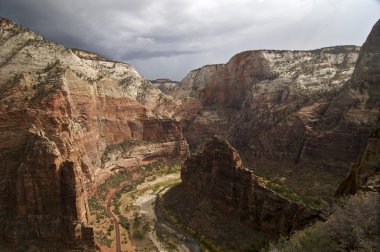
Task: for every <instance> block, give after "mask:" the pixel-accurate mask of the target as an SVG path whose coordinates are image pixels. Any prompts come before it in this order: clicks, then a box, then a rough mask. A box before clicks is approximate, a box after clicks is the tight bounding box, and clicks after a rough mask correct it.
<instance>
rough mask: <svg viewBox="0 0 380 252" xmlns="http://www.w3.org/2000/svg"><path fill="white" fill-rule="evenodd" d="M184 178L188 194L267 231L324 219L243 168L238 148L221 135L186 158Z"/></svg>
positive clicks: (281, 231) (278, 231)
mask: <svg viewBox="0 0 380 252" xmlns="http://www.w3.org/2000/svg"><path fill="white" fill-rule="evenodd" d="M181 179H182V184H183V185H184V186H186V187H187V188H188V189H186V190H185V191H187V192H188V193H193V192H194V190H195V191H196V192H200V193H201V194H202V195H204V196H205V197H207V198H208V199H210V200H211V201H212V202H213V203H214V204H215V205H216V206H217V209H219V210H220V211H222V212H224V213H226V214H228V213H236V212H239V213H240V214H241V215H242V216H246V218H248V220H249V223H250V225H251V226H252V227H253V228H255V229H258V230H260V231H263V232H267V233H273V234H287V233H289V232H291V231H292V230H293V229H299V228H302V227H304V226H305V225H307V224H308V223H310V222H311V221H315V220H318V219H320V216H319V212H318V211H317V210H314V209H312V208H309V207H307V206H305V205H303V204H300V203H297V202H293V201H291V200H288V199H286V198H285V197H283V196H281V195H279V194H278V193H276V192H274V191H272V190H271V189H269V188H268V187H267V186H266V185H265V181H264V180H263V179H262V178H260V177H258V176H255V175H254V174H253V172H252V171H250V170H248V169H246V168H244V167H243V165H242V161H241V159H240V157H239V154H238V153H237V151H236V150H235V149H234V148H232V147H231V146H230V144H229V143H228V142H227V141H226V140H221V139H219V138H217V137H214V138H213V139H212V140H210V141H209V142H207V143H206V145H205V148H204V150H203V152H202V153H201V154H199V155H192V156H191V157H190V158H188V159H187V160H186V161H185V163H184V164H183V166H182V169H181Z"/></svg>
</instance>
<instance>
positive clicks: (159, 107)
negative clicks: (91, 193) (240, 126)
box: [0, 19, 188, 250]
mask: <svg viewBox="0 0 380 252" xmlns="http://www.w3.org/2000/svg"><path fill="white" fill-rule="evenodd" d="M175 106H176V104H175V102H174V101H173V99H172V98H170V97H168V96H166V95H165V94H163V93H161V92H160V91H159V90H158V89H156V88H155V87H153V86H152V85H151V84H150V83H149V82H148V81H146V80H144V79H143V78H142V77H141V76H140V75H139V74H138V73H137V72H136V70H135V69H134V68H133V67H132V66H131V65H128V64H125V63H120V62H114V61H110V60H107V59H105V58H103V57H101V56H99V55H96V54H93V53H89V52H84V51H80V50H76V49H66V48H64V47H63V46H60V45H58V44H55V43H53V42H50V41H46V40H45V39H44V38H42V37H41V36H39V35H37V34H35V33H33V32H32V31H30V30H28V29H26V28H24V27H21V26H19V25H16V24H14V23H12V22H11V21H9V20H6V19H0V160H1V169H0V217H1V225H0V238H1V240H3V241H6V242H7V244H8V245H9V246H12V245H15V244H26V243H27V241H30V242H31V243H32V241H33V242H35V244H37V245H36V246H38V244H39V245H41V246H43V244H44V243H47V244H48V246H51V247H52V246H53V245H57V246H59V247H62V246H63V248H66V249H79V250H83V249H86V250H91V249H94V240H93V236H92V229H91V228H90V227H89V226H88V223H87V221H88V215H89V211H88V206H87V194H88V189H90V188H94V187H95V186H96V184H98V183H100V182H101V181H102V180H103V179H105V178H106V177H107V176H109V175H110V174H111V172H113V171H115V170H117V169H125V168H128V167H131V166H136V165H139V164H142V163H144V162H151V161H154V160H157V159H167V158H172V157H176V158H178V157H184V156H186V155H187V152H188V148H187V143H186V141H185V139H184V137H183V136H182V133H181V126H180V124H179V123H178V122H176V121H173V120H172V119H171V116H172V114H173V111H174V108H175ZM125 141H135V142H140V143H142V144H141V145H139V147H138V148H130V149H129V148H127V147H126V146H124V149H122V151H120V150H119V151H110V149H115V148H112V146H117V145H122V143H124V142H125ZM110 146H111V147H110ZM131 160H133V161H131ZM21 241H22V242H21Z"/></svg>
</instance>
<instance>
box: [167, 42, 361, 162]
mask: <svg viewBox="0 0 380 252" xmlns="http://www.w3.org/2000/svg"><path fill="white" fill-rule="evenodd" d="M358 52H359V48H358V47H355V46H342V47H330V48H323V49H319V50H313V51H269V50H261V51H247V52H242V53H240V54H237V55H235V56H234V57H233V58H232V59H231V60H230V61H229V62H228V63H227V64H221V65H210V66H205V67H202V68H201V69H197V70H194V71H192V72H191V73H190V74H189V75H188V76H187V77H186V78H185V79H184V80H183V81H182V82H181V84H180V85H179V86H177V87H176V88H175V89H174V91H173V92H172V95H173V96H174V97H176V98H177V99H180V100H182V107H181V109H180V111H179V112H178V113H177V115H176V116H177V117H178V118H179V119H181V120H182V122H183V127H184V133H185V135H186V138H187V140H188V142H189V144H190V145H197V144H199V143H200V142H201V141H202V139H204V137H207V136H208V137H210V136H212V135H214V134H219V135H223V136H226V137H228V138H229V139H230V140H231V142H232V143H233V144H234V146H236V147H237V148H238V149H240V150H241V151H244V153H243V154H247V156H253V157H255V158H256V159H268V158H269V159H283V158H287V159H290V160H297V159H298V158H299V154H300V149H301V148H302V144H303V140H304V137H305V134H306V133H307V132H308V131H310V130H311V128H312V127H313V126H314V125H315V123H316V121H317V120H318V119H319V118H320V117H321V115H322V114H323V112H324V110H326V108H327V106H328V103H329V101H330V100H331V98H332V97H333V96H334V95H335V94H336V93H337V92H338V91H339V89H340V88H341V87H342V85H343V83H344V82H345V81H346V80H348V79H349V77H350V76H351V73H352V71H353V68H354V65H355V62H356V59H357V57H358ZM289 126H291V127H289ZM290 138H292V139H294V140H296V141H294V142H292V143H289V141H287V139H290Z"/></svg>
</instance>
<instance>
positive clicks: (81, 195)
mask: <svg viewBox="0 0 380 252" xmlns="http://www.w3.org/2000/svg"><path fill="white" fill-rule="evenodd" d="M379 45H380V21H378V22H377V23H376V24H375V26H374V27H373V29H372V31H371V33H370V34H369V36H368V38H367V40H366V41H365V43H364V44H363V46H362V47H357V46H335V47H326V48H321V49H317V50H310V51H286V50H256V51H246V52H242V53H239V54H237V55H235V56H233V57H232V58H231V59H230V60H229V61H228V62H227V63H226V64H218V65H206V66H204V67H201V68H199V69H196V70H193V71H191V72H190V73H189V74H188V75H187V76H186V77H185V78H184V79H183V80H182V81H181V82H180V83H177V82H174V81H171V80H168V79H158V80H155V81H151V82H150V81H148V80H146V79H144V78H143V77H142V76H141V75H140V74H139V73H138V72H137V71H136V70H135V69H134V68H133V66H131V65H129V64H127V63H122V62H117V61H113V60H109V59H106V58H104V57H102V56H100V55H97V54H94V53H92V52H87V51H83V50H79V49H70V48H65V47H63V46H61V45H59V44H57V43H54V42H51V41H47V40H46V39H44V38H43V37H41V36H40V35H38V34H36V33H34V32H33V31H31V30H29V29H27V28H25V27H22V26H20V25H18V24H15V23H14V22H12V21H10V20H7V19H4V18H0V160H1V161H0V168H1V169H0V223H1V225H0V241H1V242H0V248H2V247H1V246H4V247H5V248H6V249H9V250H23V251H26V250H28V249H29V250H33V249H34V250H37V251H38V250H40V251H46V250H49V249H50V250H54V249H56V250H58V249H64V250H67V251H78V250H80V251H96V250H99V246H98V245H97V241H96V240H95V237H96V235H95V234H94V228H93V226H92V224H90V223H91V222H93V221H94V220H93V216H91V211H90V208H89V203H88V202H89V198H91V197H95V196H97V194H100V193H106V192H100V191H99V190H100V189H99V188H101V186H102V185H103V184H104V182H105V181H107V179H108V178H110V177H111V176H117V174H119V173H121V172H131V174H132V175H133V174H135V173H134V172H135V171H136V169H142V168H144V169H145V168H146V167H149V165H150V164H156V163H157V162H170V161H173V160H182V161H183V160H185V159H186V158H188V159H187V160H186V161H185V162H184V163H183V165H182V169H181V179H182V183H181V184H179V185H175V186H174V187H173V188H172V189H170V190H168V191H167V192H166V193H165V194H164V195H162V202H161V201H160V202H161V203H162V205H163V210H165V209H167V210H170V211H171V213H173V215H178V216H182V217H183V218H184V219H185V220H186V221H187V222H188V223H187V225H189V226H190V228H193V229H196V230H198V229H199V230H201V232H200V233H202V234H206V237H211V239H212V240H213V241H221V240H225V241H227V242H229V244H224V245H223V246H224V247H225V248H234V247H235V246H238V244H239V243H240V242H246V241H247V237H248V238H249V239H257V243H260V242H264V241H265V240H266V239H273V238H274V237H278V236H279V235H288V234H289V233H290V232H292V231H293V230H297V229H302V228H303V227H305V226H307V225H309V224H310V223H313V222H315V221H318V220H323V219H324V218H325V216H324V215H323V214H322V212H321V210H320V209H317V208H323V207H325V206H327V205H328V204H329V203H330V202H331V201H332V199H333V194H334V192H336V194H337V195H341V194H347V193H348V194H350V193H356V192H357V191H358V190H359V189H361V190H367V191H375V192H376V191H378V186H377V182H378V168H376V167H377V166H376V165H377V163H376V162H378V160H379V122H380V86H379V82H380V47H379ZM214 136H217V137H214ZM207 139H211V140H210V141H208V142H207V141H206V140H207ZM224 139H226V140H224ZM232 146H233V147H232ZM235 148H236V149H235ZM190 152H191V153H192V155H191V156H190V157H189V154H190ZM374 167H375V168H374ZM144 169H142V170H139V171H140V173H141V174H143V172H144ZM376 169H377V170H376ZM141 174H140V175H138V176H142V175H141ZM157 174H160V173H159V172H158V173H157ZM132 175H131V176H132ZM161 175H162V174H161ZM177 175H178V172H177ZM347 175H348V176H347ZM133 176H134V175H133ZM133 176H132V177H133ZM152 176H153V175H152ZM345 177H346V179H344V178H345ZM133 178H134V179H136V178H135V177H133ZM139 178H140V177H139ZM269 179H271V180H269ZM158 181H159V180H158ZM342 181H343V182H342ZM144 183H145V182H144ZM148 184H149V183H148V182H147V185H148ZM339 184H340V185H339ZM273 185H275V186H281V188H285V187H286V188H290V189H289V190H290V191H291V192H292V195H293V192H295V193H296V194H297V195H300V196H299V197H298V196H297V197H298V198H297V199H295V198H294V199H289V197H286V195H285V196H284V195H281V193H279V192H276V190H274V189H273V188H272V187H273ZM338 185H339V188H338ZM171 186H173V185H171ZM271 186H272V187H271ZM141 187H142V188H143V186H141ZM337 188H338V190H336V189H337ZM286 190H288V189H286ZM287 192H289V191H287ZM154 193H156V191H154ZM191 193H194V195H190V194H191ZM152 195H153V192H152V193H151V194H149V195H148V196H149V197H152ZM301 197H303V198H302V199H303V200H304V201H306V200H309V201H308V202H306V203H310V202H312V204H306V203H305V202H302V200H299V199H301ZM310 199H311V201H310ZM150 200H151V199H150ZM149 202H150V203H152V202H151V201H149ZM191 202H193V203H191ZM194 202H198V203H199V204H200V205H202V208H205V209H206V212H202V215H203V216H199V215H200V213H201V212H198V213H196V214H198V216H195V217H194V216H193V214H194V213H191V212H189V211H191V210H194V211H195V210H197V209H195V208H194V207H197V206H199V204H198V203H194ZM150 203H149V204H150ZM189 205H191V206H189ZM149 209H150V210H149V211H152V209H153V207H151V208H149ZM206 213H208V214H210V215H206V216H204V214H206ZM210 216H211V217H210ZM223 216H224V217H223ZM226 216H231V218H230V219H229V218H226ZM192 217H194V218H192ZM198 217H203V219H202V218H198ZM204 218H206V219H204ZM207 218H209V219H208V220H207ZM212 218H215V219H217V218H220V220H225V223H223V224H220V223H219V222H218V225H220V229H219V230H217V228H215V227H212V228H213V229H212V230H207V228H210V226H211V225H204V227H202V225H203V224H204V223H203V222H204V221H210V220H212ZM208 224H210V223H208ZM229 225H230V226H229ZM232 226H234V228H235V229H232V230H229V228H230V227H232ZM202 228H203V229H202ZM171 229H173V230H175V227H174V228H173V227H172V228H171ZM223 230H224V231H225V230H228V232H224V231H223ZM238 230H240V231H241V233H242V235H241V236H238V235H237V236H236V237H235V238H236V240H235V241H231V237H234V235H236V232H239V231H238ZM234 231H236V232H235V233H234ZM194 232H195V231H194ZM223 232H224V233H223ZM245 235H247V236H245ZM157 243H158V242H157ZM243 245H244V246H245V245H248V244H242V247H244V246H243ZM160 246H161V245H160Z"/></svg>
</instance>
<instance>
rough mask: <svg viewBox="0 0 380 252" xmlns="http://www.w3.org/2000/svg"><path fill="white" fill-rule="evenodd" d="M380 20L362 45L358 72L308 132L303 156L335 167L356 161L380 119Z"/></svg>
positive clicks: (346, 166) (356, 69)
mask: <svg viewBox="0 0 380 252" xmlns="http://www.w3.org/2000/svg"><path fill="white" fill-rule="evenodd" d="M379 45H380V20H379V21H378V22H377V23H376V24H375V25H374V27H373V28H372V31H371V33H370V34H369V35H368V38H367V40H366V42H365V43H364V45H363V46H362V48H361V50H360V53H359V58H358V62H357V63H356V66H355V71H354V73H353V74H352V77H351V79H350V80H349V81H348V82H347V83H346V84H345V86H344V88H343V90H342V91H341V92H340V94H339V95H338V96H337V97H336V98H334V99H333V100H332V101H331V103H330V104H329V107H328V108H327V110H326V111H325V113H324V114H323V117H322V118H321V120H320V121H319V122H318V125H317V126H316V127H315V128H314V131H313V132H311V133H310V134H309V136H308V137H307V139H306V141H305V145H304V147H303V153H302V157H301V158H302V159H306V160H313V161H316V162H321V160H323V162H325V163H331V164H333V166H334V165H335V166H341V164H344V165H345V168H346V170H345V171H347V170H348V169H347V168H348V167H349V164H351V163H352V162H354V161H356V160H357V158H358V155H359V154H360V153H361V152H363V151H364V148H365V146H366V144H367V139H368V137H369V136H370V135H371V133H372V132H374V131H375V129H376V123H377V121H378V120H379V118H380V86H379V83H380V46H379Z"/></svg>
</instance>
